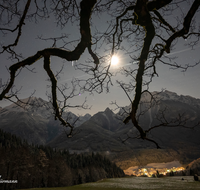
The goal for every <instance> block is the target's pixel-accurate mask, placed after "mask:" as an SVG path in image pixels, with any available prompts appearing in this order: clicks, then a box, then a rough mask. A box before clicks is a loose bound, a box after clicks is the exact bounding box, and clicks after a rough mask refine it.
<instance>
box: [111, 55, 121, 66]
mask: <svg viewBox="0 0 200 190" xmlns="http://www.w3.org/2000/svg"><path fill="white" fill-rule="evenodd" d="M118 62H119V58H118V57H117V56H115V55H113V56H112V58H111V65H117V64H118Z"/></svg>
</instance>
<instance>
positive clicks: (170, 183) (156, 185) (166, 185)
mask: <svg viewBox="0 0 200 190" xmlns="http://www.w3.org/2000/svg"><path fill="white" fill-rule="evenodd" d="M182 178H183V179H184V180H182ZM114 189H116V190H127V189H131V190H141V189H142V190H145V189H152V190H166V189H170V190H188V189H191V190H196V189H199V190H200V182H196V181H194V179H193V176H174V177H163V178H148V177H125V178H111V179H103V180H101V181H98V182H94V183H86V184H81V185H75V186H71V187H56V188H55V187H54V188H32V189H29V190H114ZM27 190H28V189H27Z"/></svg>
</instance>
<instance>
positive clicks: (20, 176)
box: [0, 130, 124, 190]
mask: <svg viewBox="0 0 200 190" xmlns="http://www.w3.org/2000/svg"><path fill="white" fill-rule="evenodd" d="M0 174H1V180H14V181H16V180H17V183H10V184H8V183H0V189H1V190H11V189H21V188H35V187H60V186H71V185H76V184H80V183H85V182H91V181H97V180H100V179H102V178H112V177H121V176H124V172H123V170H121V169H120V168H118V167H117V166H116V165H115V164H114V163H112V162H111V161H110V160H108V159H107V158H105V157H103V156H101V155H100V154H94V153H92V154H90V155H83V154H79V155H77V154H72V155H71V154H69V152H68V151H62V152H60V151H54V150H53V149H52V148H50V147H45V146H31V145H29V144H28V143H27V142H26V141H21V139H19V138H18V137H16V136H15V135H11V134H9V133H5V132H3V131H2V130H0Z"/></svg>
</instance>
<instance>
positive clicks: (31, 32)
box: [0, 7, 200, 114]
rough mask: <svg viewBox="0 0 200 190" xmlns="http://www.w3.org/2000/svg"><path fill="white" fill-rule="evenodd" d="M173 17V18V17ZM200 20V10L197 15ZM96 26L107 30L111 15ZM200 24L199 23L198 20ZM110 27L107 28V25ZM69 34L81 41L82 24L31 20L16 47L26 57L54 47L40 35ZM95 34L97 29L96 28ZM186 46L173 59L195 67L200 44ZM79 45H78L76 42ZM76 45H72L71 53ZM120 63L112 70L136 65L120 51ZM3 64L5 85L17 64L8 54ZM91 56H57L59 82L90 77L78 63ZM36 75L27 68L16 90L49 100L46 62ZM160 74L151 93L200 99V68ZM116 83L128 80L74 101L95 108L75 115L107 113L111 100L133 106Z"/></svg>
mask: <svg viewBox="0 0 200 190" xmlns="http://www.w3.org/2000/svg"><path fill="white" fill-rule="evenodd" d="M186 9H187V8H185V7H184V9H183V10H185V11H186ZM172 16H173V15H172ZM196 18H200V11H199V12H198V14H197V15H196ZM92 19H93V23H95V22H96V23H97V24H96V27H97V28H98V27H99V28H100V29H101V30H103V29H104V27H102V26H103V24H105V23H106V22H105V20H108V19H109V18H107V16H105V15H101V17H93V18H92ZM197 22H199V20H197ZM105 28H106V26H105ZM64 32H66V33H69V34H70V36H69V40H73V39H79V29H78V24H76V23H75V24H74V25H73V26H72V25H67V26H66V27H64V28H63V29H62V30H60V28H59V27H57V26H56V24H55V22H54V19H53V18H49V19H47V20H43V21H39V22H38V23H37V24H34V23H33V22H29V21H27V22H26V24H25V25H24V26H23V28H22V36H21V39H20V41H19V45H18V47H17V48H16V50H17V51H18V52H22V53H23V56H24V58H26V57H28V56H31V55H34V54H35V53H36V52H37V51H38V50H42V49H44V48H47V47H51V46H52V41H41V40H40V39H38V36H42V37H43V38H49V37H51V36H59V35H61V34H62V33H64ZM92 32H93V29H92ZM14 38H15V34H12V35H8V36H7V37H6V38H5V37H4V36H3V34H0V39H1V43H5V44H8V43H9V42H11V40H12V39H14ZM185 43H186V41H185V40H183V39H180V40H179V42H178V44H177V46H175V47H174V49H173V50H172V51H171V54H170V56H176V57H177V59H176V62H177V63H181V64H183V65H184V64H187V63H188V64H195V63H197V62H198V61H199V60H200V44H199V45H197V46H195V47H194V49H191V48H188V47H186V46H184V44H185ZM75 44H76V43H75ZM73 47H74V46H70V48H71V50H72V49H73ZM97 52H98V53H99V54H101V55H102V54H104V53H105V52H104V50H103V48H102V49H100V50H97ZM118 56H119V59H120V60H119V63H118V65H117V66H115V67H114V66H113V68H112V69H111V71H113V72H115V71H117V70H119V69H120V68H121V67H127V68H128V67H129V66H131V65H134V64H136V63H130V61H129V59H128V55H125V54H122V53H120V52H119V54H118ZM0 57H1V65H0V78H1V80H2V83H5V82H6V81H7V80H8V79H9V74H8V71H7V68H8V67H9V66H10V65H12V64H13V63H16V60H15V61H13V62H12V61H11V60H9V59H8V55H7V54H1V55H0ZM88 57H90V56H89V55H88V53H87V52H85V53H84V54H83V55H82V56H81V59H80V60H78V61H77V62H73V63H72V62H67V61H63V60H62V59H60V58H56V57H53V58H51V67H52V69H53V70H54V71H56V70H57V71H58V70H59V69H60V68H61V66H62V65H64V69H63V71H62V73H61V74H60V79H59V82H61V83H65V82H70V81H71V79H72V78H73V77H77V78H87V75H86V74H85V73H83V72H81V71H79V70H75V68H74V64H80V63H85V61H86V60H87V59H88ZM33 68H34V72H35V73H32V72H30V71H29V70H27V69H26V68H24V69H23V70H22V71H21V73H20V74H19V75H18V76H17V80H16V83H15V85H16V88H18V89H19V88H21V87H22V89H21V91H20V94H19V97H20V98H22V99H23V98H27V97H28V96H30V94H31V93H32V92H34V90H36V92H35V94H34V95H33V96H36V97H41V98H43V99H45V100H47V97H46V91H47V90H49V89H47V84H49V83H48V82H47V74H46V72H45V71H44V70H43V69H42V68H43V59H41V60H39V61H37V62H36V63H34V65H32V66H30V67H29V69H33ZM157 73H158V75H159V77H154V78H153V82H152V83H151V85H150V89H149V90H150V91H161V90H162V89H166V90H169V91H172V92H176V93H177V94H178V95H181V94H182V95H189V96H192V97H195V98H200V88H199V81H200V65H197V66H195V67H193V68H189V69H188V70H187V71H186V72H182V71H181V70H178V69H177V70H172V69H170V68H169V66H165V65H162V64H157ZM116 80H124V81H126V80H127V78H126V77H125V76H121V75H117V76H116V77H113V79H112V81H113V86H111V87H110V92H109V93H105V92H104V93H102V94H96V93H94V95H89V94H88V93H84V94H80V95H79V96H77V97H76V98H74V99H73V100H71V101H70V102H71V104H73V103H77V102H80V103H81V102H82V101H83V100H84V98H85V97H87V104H88V105H89V106H92V108H91V109H90V110H77V109H74V110H71V111H72V112H74V113H75V114H85V113H90V114H94V113H96V112H98V111H103V110H105V109H106V108H107V107H110V108H111V109H114V108H115V107H114V106H111V105H110V103H111V101H117V102H118V104H119V105H120V106H127V105H129V104H130V102H129V100H128V98H127V97H126V95H125V93H124V91H123V90H122V89H121V88H119V85H118V84H116V83H115V81H116ZM9 104H10V102H8V101H1V102H0V106H1V107H4V106H6V105H9Z"/></svg>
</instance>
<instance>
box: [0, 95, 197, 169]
mask: <svg viewBox="0 0 200 190" xmlns="http://www.w3.org/2000/svg"><path fill="white" fill-rule="evenodd" d="M152 95H153V96H152ZM152 95H150V94H149V93H144V94H143V96H142V99H141V104H140V106H139V113H140V114H138V118H139V124H140V125H141V126H144V130H148V129H149V128H151V127H152V126H156V125H157V126H158V125H159V124H160V122H162V123H163V126H161V127H157V128H155V129H153V130H151V132H150V133H149V134H148V137H149V138H151V139H153V140H155V141H156V142H157V143H158V144H159V145H160V147H161V148H162V149H161V150H156V149H155V144H154V143H151V142H149V141H143V140H141V139H136V138H135V137H137V135H138V133H137V130H136V129H135V128H134V126H133V125H132V123H131V122H129V123H128V124H127V125H125V124H124V123H123V122H122V120H123V119H124V116H123V117H122V114H123V110H125V111H126V112H127V113H128V112H129V110H130V105H129V106H126V107H124V108H121V109H120V110H119V112H118V113H114V112H113V111H112V110H110V109H109V108H106V109H105V111H101V112H98V113H96V114H94V115H93V116H91V115H89V114H86V115H84V116H82V117H80V118H79V120H78V122H76V123H75V135H74V136H73V137H72V138H67V135H66V132H67V129H65V128H64V127H62V126H61V125H60V123H59V122H58V121H55V120H54V117H53V115H52V113H53V110H52V109H51V104H50V103H48V102H46V101H44V100H42V99H41V98H36V97H32V98H30V99H25V100H23V101H24V102H27V101H29V103H30V105H23V104H21V102H18V104H20V106H21V107H18V106H16V105H15V104H11V105H10V106H7V107H4V108H1V109H0V128H1V129H2V130H4V131H7V132H10V133H12V134H15V135H17V136H18V137H20V138H22V139H26V140H27V141H28V142H29V143H33V144H43V145H48V146H51V147H53V148H56V149H68V150H69V151H70V152H72V153H73V152H78V153H79V152H91V151H94V152H102V153H104V154H106V155H108V156H109V157H111V158H112V159H113V160H115V161H116V162H117V163H118V165H120V166H121V167H122V168H127V167H130V166H133V165H134V164H140V165H141V164H146V163H149V162H156V160H157V161H158V160H159V161H162V160H163V161H172V160H174V159H179V160H181V161H182V162H187V161H188V162H189V161H191V160H193V159H197V158H198V157H200V146H199V145H200V139H199V136H200V128H199V127H198V126H196V127H195V128H193V129H188V128H187V127H193V126H195V125H197V124H198V122H199V121H200V99H196V98H193V97H190V96H183V95H180V96H179V95H177V94H176V93H174V92H170V91H164V92H161V93H157V92H153V93H152ZM63 117H64V118H68V119H69V121H71V122H72V123H73V122H74V121H75V120H76V119H77V117H78V116H76V115H75V114H73V113H71V112H66V113H64V115H63ZM167 122H170V123H171V124H170V125H169V126H168V127H166V123H167ZM178 123H179V125H182V127H177V126H176V125H177V124H178ZM174 125H175V126H174ZM127 137H133V139H131V138H130V139H128V140H127V141H126V142H125V143H122V140H123V139H126V138H127ZM145 155H148V156H145ZM141 159H142V160H141ZM122 162H123V163H122Z"/></svg>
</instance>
